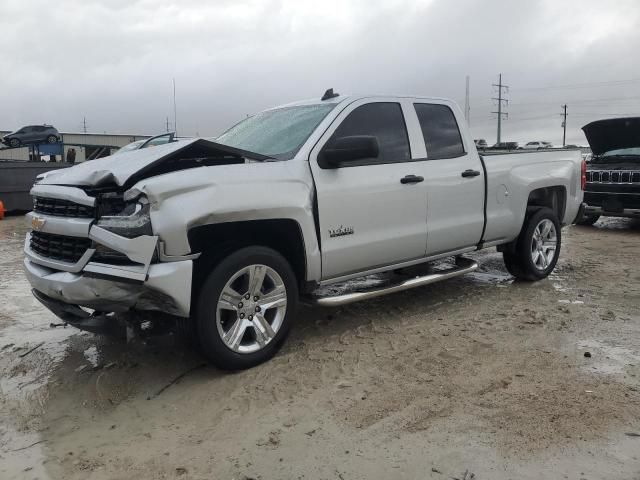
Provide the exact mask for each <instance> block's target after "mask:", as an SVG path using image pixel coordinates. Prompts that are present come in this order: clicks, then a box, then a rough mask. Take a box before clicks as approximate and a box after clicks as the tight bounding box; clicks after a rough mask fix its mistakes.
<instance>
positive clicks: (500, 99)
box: [491, 74, 509, 143]
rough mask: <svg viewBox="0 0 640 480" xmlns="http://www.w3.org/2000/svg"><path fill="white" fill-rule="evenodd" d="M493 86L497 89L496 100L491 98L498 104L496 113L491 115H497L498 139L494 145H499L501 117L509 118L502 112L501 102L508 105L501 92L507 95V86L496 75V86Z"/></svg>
mask: <svg viewBox="0 0 640 480" xmlns="http://www.w3.org/2000/svg"><path fill="white" fill-rule="evenodd" d="M493 86H494V87H497V88H498V98H495V97H493V98H492V100H496V101H497V102H498V111H497V112H491V113H496V114H498V139H497V142H496V143H500V134H501V133H502V116H503V115H504V118H505V119H507V118H509V114H508V113H506V112H503V111H502V102H504V103H505V104H506V105H509V100H507V99H505V98H503V96H502V93H503V91H504V92H505V93H508V92H509V86H508V85H503V84H502V74H500V75H498V84H497V85H496V84H495V83H494V84H493Z"/></svg>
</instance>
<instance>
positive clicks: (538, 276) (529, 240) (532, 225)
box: [502, 208, 562, 282]
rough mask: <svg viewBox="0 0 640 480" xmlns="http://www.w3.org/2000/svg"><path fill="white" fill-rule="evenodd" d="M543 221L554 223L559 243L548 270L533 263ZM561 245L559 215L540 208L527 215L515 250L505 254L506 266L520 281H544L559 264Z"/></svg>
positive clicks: (508, 250) (512, 249)
mask: <svg viewBox="0 0 640 480" xmlns="http://www.w3.org/2000/svg"><path fill="white" fill-rule="evenodd" d="M543 220H549V221H551V222H552V223H553V226H554V227H555V232H556V239H557V242H556V249H555V252H554V254H553V257H552V259H551V261H549V262H548V265H547V266H546V268H539V267H538V266H537V265H536V264H534V261H533V257H532V246H533V236H534V232H535V229H536V227H537V226H538V224H540V222H542V221H543ZM561 245H562V231H561V230H560V221H559V220H558V217H557V215H556V214H555V212H554V211H553V210H551V209H550V208H539V209H536V210H533V211H530V212H529V213H528V214H527V217H526V218H525V221H524V225H523V226H522V230H521V231H520V235H519V236H518V238H517V239H516V240H515V245H514V246H513V247H514V248H511V249H507V250H505V251H504V252H503V254H502V256H503V259H504V264H505V266H506V267H507V270H508V271H509V273H510V274H511V275H513V276H514V277H516V278H517V279H519V280H525V281H528V282H534V281H537V280H542V279H543V278H546V277H547V276H548V275H549V274H550V273H551V272H552V271H553V269H554V268H555V266H556V263H558V257H559V256H560V248H561Z"/></svg>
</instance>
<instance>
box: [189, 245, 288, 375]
mask: <svg viewBox="0 0 640 480" xmlns="http://www.w3.org/2000/svg"><path fill="white" fill-rule="evenodd" d="M297 303H298V287H297V282H296V278H295V274H294V273H293V270H292V268H291V266H290V265H289V262H287V260H286V259H285V258H284V257H283V256H282V255H280V254H279V253H278V252H276V251H275V250H272V249H270V248H266V247H258V246H254V247H246V248H242V249H240V250H238V251H236V252H234V253H232V254H231V255H229V256H228V257H227V258H225V259H224V260H222V261H221V262H220V263H219V264H218V265H217V266H216V267H215V268H214V270H213V271H212V272H211V274H210V275H209V277H208V278H207V280H206V282H205V284H204V286H203V287H202V290H201V292H200V297H199V299H198V305H197V312H196V324H197V331H198V337H199V342H200V345H201V347H202V350H203V353H204V354H205V355H206V356H207V358H208V359H209V360H210V361H211V362H212V363H214V364H215V365H216V366H218V367H219V368H222V369H224V370H241V369H245V368H251V367H253V366H255V365H258V364H260V363H262V362H264V361H266V360H269V359H270V358H271V357H273V356H274V355H275V354H276V353H277V351H278V350H279V349H280V347H281V346H282V343H283V342H284V340H285V338H286V336H287V334H288V333H289V329H290V328H291V323H292V319H293V316H294V315H295V311H296V308H297Z"/></svg>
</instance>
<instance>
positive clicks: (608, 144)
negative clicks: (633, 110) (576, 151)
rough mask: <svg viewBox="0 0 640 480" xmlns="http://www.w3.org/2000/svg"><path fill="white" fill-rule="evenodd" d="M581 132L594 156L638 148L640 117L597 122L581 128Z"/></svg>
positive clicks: (639, 141) (639, 142)
mask: <svg viewBox="0 0 640 480" xmlns="http://www.w3.org/2000/svg"><path fill="white" fill-rule="evenodd" d="M582 131H583V132H584V134H585V136H586V137H587V141H588V142H589V146H590V147H591V151H592V152H593V153H594V154H595V155H602V154H603V153H605V152H609V151H611V150H617V149H619V148H635V147H640V117H629V118H610V119H607V120H597V121H595V122H591V123H589V124H588V125H585V126H584V127H582Z"/></svg>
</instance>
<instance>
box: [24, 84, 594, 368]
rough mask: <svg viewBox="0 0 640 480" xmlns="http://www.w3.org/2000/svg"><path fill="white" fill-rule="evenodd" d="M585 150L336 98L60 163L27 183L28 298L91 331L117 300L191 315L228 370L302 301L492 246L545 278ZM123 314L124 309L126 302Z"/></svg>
mask: <svg viewBox="0 0 640 480" xmlns="http://www.w3.org/2000/svg"><path fill="white" fill-rule="evenodd" d="M584 172H585V166H584V164H583V163H582V162H581V156H580V152H579V151H577V150H574V151H570V150H556V151H549V152H531V153H527V152H522V153H513V154H498V155H490V156H486V157H484V158H483V157H481V156H480V155H478V152H477V151H476V148H475V145H474V142H473V139H472V137H471V136H470V134H469V131H468V130H467V127H466V124H465V122H464V120H463V117H462V115H461V112H460V109H459V108H458V107H457V106H456V105H455V104H454V103H453V102H451V101H449V100H445V99H438V98H422V97H410V96H340V95H338V94H335V93H333V90H331V89H330V90H327V92H325V94H324V95H323V97H322V98H321V99H315V100H310V101H302V102H297V103H292V104H289V105H285V106H282V107H277V108H273V109H270V110H266V111H264V112H262V113H259V114H257V115H254V116H252V117H249V118H247V119H245V120H243V121H241V122H239V123H238V124H236V125H235V126H233V127H231V128H230V129H229V130H228V131H227V132H226V133H224V134H223V135H221V136H220V137H218V138H216V139H215V141H210V140H206V139H190V140H181V141H178V142H175V143H169V144H166V145H160V146H157V147H154V148H151V149H144V150H137V151H132V152H126V153H122V154H121V155H116V156H112V157H106V158H103V159H99V160H95V161H90V162H85V163H82V164H79V165H76V166H74V167H71V168H68V169H65V170H59V171H55V172H52V173H50V174H49V175H48V176H46V177H45V178H42V179H40V180H39V181H38V182H37V183H36V184H35V185H34V187H33V189H32V191H31V194H32V195H33V197H34V210H33V212H31V213H29V214H28V222H29V225H30V226H31V228H32V230H31V231H30V233H28V235H27V238H26V241H25V247H24V251H25V256H26V257H25V260H24V265H25V269H26V275H27V277H28V279H29V281H30V283H31V285H32V287H33V293H34V295H35V296H36V297H37V298H38V299H39V300H40V301H41V302H42V303H43V304H44V305H46V306H47V307H48V308H49V309H50V310H51V311H52V312H54V313H55V314H56V315H58V316H59V317H60V318H61V319H63V320H64V321H65V322H68V323H70V324H72V325H75V326H77V327H79V328H83V329H86V330H91V329H92V328H96V325H97V323H96V322H98V321H101V322H109V321H115V320H114V317H115V315H113V312H124V311H129V312H140V311H161V312H165V313H168V314H171V315H172V316H174V317H175V318H178V319H182V320H180V321H179V322H178V323H179V324H180V325H181V326H182V328H186V329H187V330H188V329H191V331H192V332H194V334H195V335H196V338H197V340H198V342H199V344H200V346H201V348H202V351H203V353H204V354H205V355H206V356H207V357H208V358H209V359H210V360H211V361H212V362H213V363H215V364H216V365H218V366H220V367H222V368H225V369H242V368H248V367H251V366H254V365H256V364H258V363H260V362H263V361H265V360H267V359H268V358H270V357H271V356H273V355H274V354H275V353H276V351H277V350H278V348H279V347H280V346H281V345H282V343H283V341H284V339H285V337H286V335H287V333H288V331H289V329H290V327H291V323H292V321H293V317H294V316H295V312H296V307H297V305H298V303H299V300H300V299H301V298H302V299H303V300H304V299H305V298H306V299H311V300H310V301H312V302H314V303H316V304H319V305H324V306H333V305H341V304H344V303H347V302H352V301H356V300H362V299H366V298H371V297H374V296H378V295H382V294H386V293H391V292H395V291H398V290H402V289H406V288H412V287H416V286H420V285H425V284H427V283H431V282H435V281H439V280H443V279H446V278H450V277H452V276H455V275H462V274H464V273H467V272H470V271H472V270H474V269H475V268H477V264H476V263H475V262H474V261H473V260H471V259H469V258H465V257H463V256H462V255H463V254H465V253H467V252H473V251H475V250H479V249H483V248H488V247H497V248H498V250H500V251H502V252H503V255H504V261H505V264H506V268H507V269H508V270H509V272H511V274H513V275H514V276H515V277H517V278H519V279H523V280H526V281H534V280H539V279H542V278H545V277H546V276H547V275H549V273H550V272H551V271H552V270H553V268H554V267H555V265H556V262H557V260H558V255H559V253H560V243H561V228H562V227H563V226H565V225H568V224H570V223H572V222H573V221H574V219H575V218H576V216H577V215H578V212H579V208H580V207H581V203H582V198H583V189H584V182H585V176H584ZM444 257H454V258H455V259H456V262H455V266H453V267H452V268H450V269H445V270H444V271H443V270H440V271H436V272H431V273H427V274H424V275H420V276H414V277H409V278H406V279H404V280H402V281H400V282H398V283H394V284H389V285H384V286H382V287H377V288H373V289H369V290H365V291H355V292H348V293H341V294H338V295H335V296H329V297H326V296H325V297H315V296H312V295H311V294H312V293H313V292H314V291H316V290H317V289H318V288H319V287H321V286H325V285H328V284H332V283H335V282H343V281H346V280H348V279H352V278H355V277H360V276H364V275H368V274H372V273H377V272H385V271H396V270H398V269H402V268H404V267H409V266H413V265H417V264H424V263H426V262H431V261H434V260H438V259H442V258H444ZM127 316H128V317H131V316H132V315H127Z"/></svg>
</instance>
